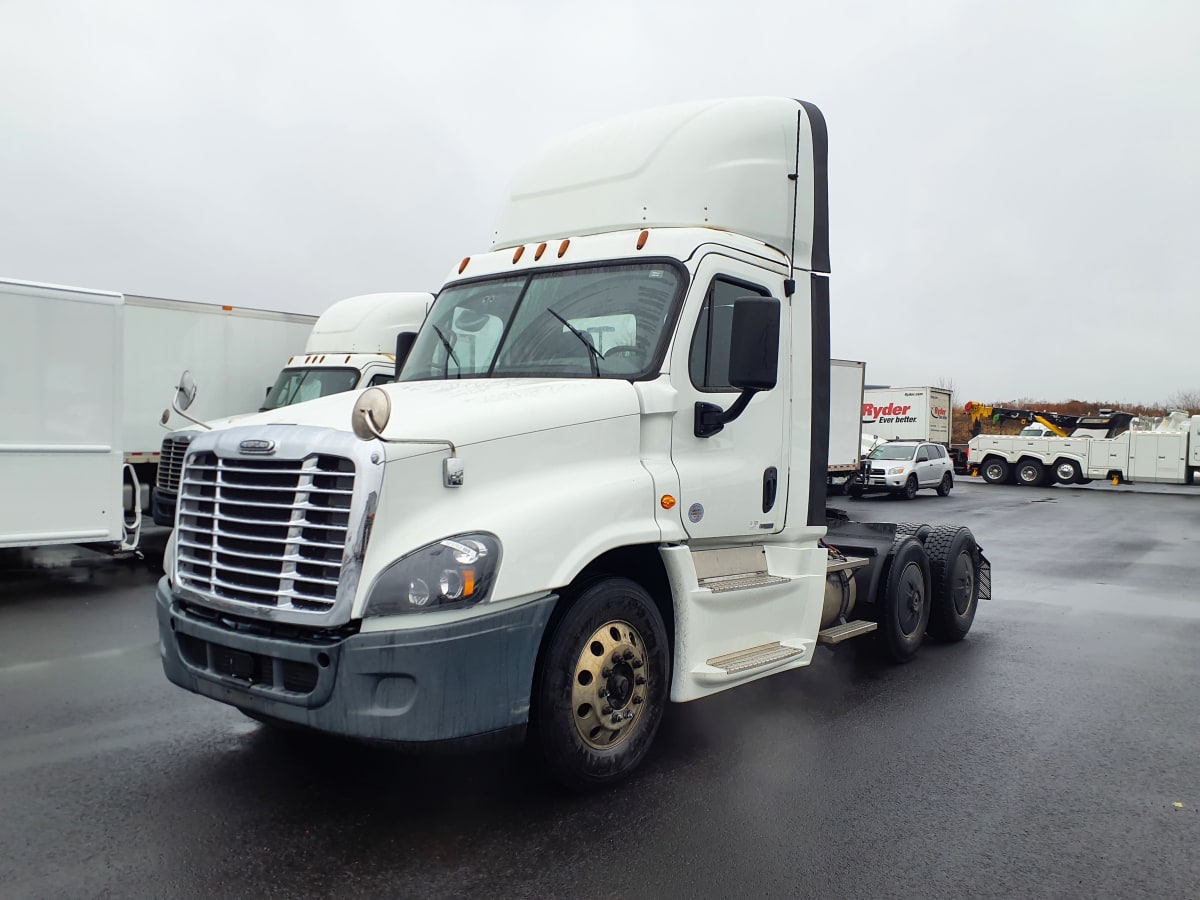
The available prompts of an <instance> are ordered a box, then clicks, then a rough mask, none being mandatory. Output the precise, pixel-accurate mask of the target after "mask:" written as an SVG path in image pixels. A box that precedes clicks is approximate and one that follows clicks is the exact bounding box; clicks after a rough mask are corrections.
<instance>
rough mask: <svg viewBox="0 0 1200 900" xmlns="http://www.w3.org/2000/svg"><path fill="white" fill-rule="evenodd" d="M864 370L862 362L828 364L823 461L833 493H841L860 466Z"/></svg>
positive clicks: (845, 360)
mask: <svg viewBox="0 0 1200 900" xmlns="http://www.w3.org/2000/svg"><path fill="white" fill-rule="evenodd" d="M866 371H867V364H866V363H864V362H858V361H855V360H850V359H831V360H830V361H829V458H828V459H827V460H826V462H827V471H828V486H829V488H830V489H831V490H833V491H838V492H840V491H841V490H843V489H844V488H845V486H846V483H847V482H848V481H850V479H852V478H853V477H854V474H855V473H856V472H857V471H858V469H859V466H860V465H861V461H862V457H863V447H864V442H863V427H862V415H861V411H862V407H863V386H864V384H865V382H866ZM872 445H873V442H872ZM866 452H868V453H869V452H870V450H869V449H868V450H867V451H866Z"/></svg>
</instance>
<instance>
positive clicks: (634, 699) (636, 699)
mask: <svg viewBox="0 0 1200 900" xmlns="http://www.w3.org/2000/svg"><path fill="white" fill-rule="evenodd" d="M641 702H642V698H641V697H634V698H633V705H634V706H637V705H638V704H639V703H641Z"/></svg>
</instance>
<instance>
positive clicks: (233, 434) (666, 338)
mask: <svg viewBox="0 0 1200 900" xmlns="http://www.w3.org/2000/svg"><path fill="white" fill-rule="evenodd" d="M826 157H827V138H826V130H825V122H824V119H823V118H822V116H821V113H820V111H819V110H818V109H817V108H816V107H815V106H813V105H812V104H810V103H805V102H803V101H796V100H790V99H784V98H748V99H737V100H719V101H710V102H700V103H689V104H682V105H679V106H675V107H668V108H665V109H658V110H650V111H647V112H641V113H635V114H632V115H628V116H625V117H623V118H621V119H619V120H616V121H613V122H607V123H602V124H599V125H595V126H591V127H589V128H585V129H582V130H580V131H578V132H576V133H574V134H571V135H568V136H566V137H564V138H562V139H560V140H558V141H557V142H555V143H554V144H552V145H551V146H550V147H548V148H547V149H546V150H545V151H544V152H543V153H541V154H540V155H538V156H537V157H535V158H534V159H532V160H531V161H530V162H529V164H528V165H527V166H526V167H525V168H524V169H523V170H522V171H521V173H520V174H519V175H518V176H517V179H516V182H515V183H514V185H513V188H512V192H511V197H510V200H509V202H508V204H507V205H506V207H505V208H504V210H503V212H502V215H501V217H500V222H499V225H498V227H497V229H496V232H495V237H494V242H493V245H492V247H491V249H490V250H488V251H485V252H482V253H478V254H472V255H470V256H466V257H464V258H463V260H462V262H461V263H460V264H459V265H458V266H456V267H455V268H454V270H453V271H452V272H451V273H450V275H449V280H448V282H447V283H446V284H445V285H444V286H443V288H442V289H441V291H440V293H439V294H438V298H437V300H436V302H435V303H434V306H433V309H432V310H431V311H430V313H429V316H428V318H427V319H426V321H425V323H424V325H423V326H422V328H421V330H420V332H419V334H418V335H417V338H416V341H415V343H414V344H413V345H412V347H411V349H410V352H409V353H408V354H407V357H406V359H405V362H404V364H403V368H402V370H401V372H400V376H399V379H398V381H397V383H394V384H385V385H382V386H379V387H374V388H368V389H367V390H365V391H362V392H361V393H359V392H355V393H343V394H338V395H334V396H330V397H325V398H322V399H320V400H314V401H312V402H309V403H305V404H303V405H300V406H296V407H291V408H287V409H279V410H271V411H268V412H264V413H260V414H259V415H257V416H252V417H249V418H247V419H245V420H242V421H241V422H238V423H235V424H232V425H230V426H227V427H222V428H217V429H214V430H212V431H208V432H205V433H204V434H202V435H199V436H197V437H196V438H195V440H193V441H192V444H191V446H190V447H189V448H188V451H187V455H186V457H185V460H184V464H183V475H182V481H181V494H180V500H179V512H178V517H177V518H178V522H177V526H176V528H175V531H174V533H173V535H172V537H171V539H170V541H169V542H168V546H167V550H166V554H165V558H164V569H165V572H166V574H165V575H164V577H163V578H162V579H161V580H160V581H159V584H158V588H157V592H156V601H155V602H156V608H157V616H158V622H159V636H160V651H161V658H162V664H163V669H164V672H165V674H166V676H167V677H168V678H169V679H170V680H171V681H172V682H174V683H175V684H177V685H179V686H181V687H183V688H185V689H187V690H189V691H193V692H195V693H198V694H200V695H202V696H206V697H209V698H212V699H214V700H217V701H219V702H222V703H225V704H229V705H232V706H234V707H236V708H238V709H241V710H242V711H243V712H245V713H246V714H247V715H249V716H250V717H252V718H255V719H257V720H259V721H261V722H264V723H266V724H267V725H268V726H269V727H273V726H276V725H298V726H302V727H307V728H311V729H316V730H320V731H325V732H330V733H334V734H339V735H345V736H351V737H357V738H365V739H374V740H385V741H391V742H395V743H396V744H399V745H402V746H409V747H424V748H428V749H437V748H440V747H442V746H444V745H445V744H446V742H460V743H461V742H466V743H473V744H478V743H480V742H485V741H494V740H502V739H505V738H509V739H517V740H520V739H523V738H524V737H525V736H526V734H527V733H528V736H529V738H530V741H529V746H531V748H534V749H535V750H536V752H538V753H539V754H540V756H541V759H542V760H543V763H544V766H545V768H546V770H547V771H548V772H549V773H550V774H552V775H553V776H554V777H556V778H557V779H559V780H560V781H561V782H562V783H564V784H566V785H568V786H569V787H571V788H573V789H579V790H584V789H589V788H594V787H599V786H603V785H607V784H610V783H612V782H613V781H615V780H617V779H619V778H621V777H623V776H625V775H628V774H629V773H630V772H631V771H632V770H633V769H634V768H636V766H637V765H638V763H639V762H640V761H641V760H642V759H643V758H644V757H645V755H646V753H647V752H648V750H649V748H650V746H651V743H652V742H653V739H654V736H655V733H656V731H657V729H658V726H659V723H660V721H661V719H662V716H663V713H664V710H665V708H666V707H667V705H668V703H669V702H672V701H673V702H686V701H690V700H695V699H698V698H701V697H705V696H708V695H711V694H714V693H716V692H718V691H723V690H727V689H730V688H735V687H738V686H741V685H745V684H747V683H750V682H752V681H754V680H756V679H759V678H763V677H766V676H770V675H776V674H779V673H783V672H788V671H791V670H794V669H798V668H801V667H804V666H807V665H809V664H810V663H811V662H812V661H813V660H814V659H815V658H816V655H817V650H818V647H819V646H820V645H826V644H836V643H839V642H841V641H844V640H847V639H849V638H861V637H862V636H864V635H870V636H872V637H873V638H874V639H875V641H876V643H875V648H876V649H877V650H878V652H880V653H881V654H882V656H883V657H884V658H886V659H890V660H893V661H905V660H908V659H911V658H912V657H913V655H914V654H915V653H917V652H918V650H919V648H920V646H921V644H922V642H923V640H924V639H925V635H926V633H927V632H928V633H929V634H931V635H933V636H935V637H937V638H939V639H942V640H946V641H954V640H959V639H961V638H963V637H964V636H965V635H966V634H967V631H968V630H969V628H970V627H971V623H972V621H973V618H974V616H975V612H976V608H977V606H978V604H979V602H980V601H981V600H982V599H985V598H986V597H988V596H989V593H990V567H989V564H988V562H987V560H986V559H985V558H984V557H983V555H982V553H981V552H980V550H979V548H978V546H977V545H976V542H975V539H974V536H973V535H972V534H971V532H970V530H969V529H967V528H963V527H955V526H949V525H940V526H937V527H930V526H928V525H909V526H906V527H903V528H901V527H899V526H895V525H886V524H878V523H870V524H864V523H856V522H852V521H850V520H849V518H848V517H846V516H845V515H831V514H830V512H829V511H827V509H826V505H825V487H826V478H827V464H826V457H827V454H828V447H829V434H828V419H827V412H828V410H829V408H830V386H829V382H830V359H829V343H830V339H829V338H830V336H829V214H828V183H827V159H826ZM460 328H466V329H467V330H468V331H470V332H471V333H473V334H475V335H478V340H477V342H476V343H475V345H474V348H473V352H472V353H471V354H466V353H462V354H460V353H457V352H456V350H455V342H454V341H453V340H452V339H451V332H452V331H454V332H457V331H459V330H460ZM939 671H941V667H940V666H939V660H932V661H931V663H930V667H929V669H928V673H927V674H929V675H930V676H931V677H941V676H940V675H939Z"/></svg>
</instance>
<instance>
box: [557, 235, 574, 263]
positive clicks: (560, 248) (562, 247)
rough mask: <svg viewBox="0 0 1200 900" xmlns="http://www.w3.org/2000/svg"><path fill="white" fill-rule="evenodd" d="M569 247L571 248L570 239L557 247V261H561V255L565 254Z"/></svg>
mask: <svg viewBox="0 0 1200 900" xmlns="http://www.w3.org/2000/svg"><path fill="white" fill-rule="evenodd" d="M570 246H571V239H570V238H567V239H566V240H565V241H563V242H562V243H561V244H559V245H558V258H559V259H562V257H563V254H564V253H566V252H567V248H568V247H570Z"/></svg>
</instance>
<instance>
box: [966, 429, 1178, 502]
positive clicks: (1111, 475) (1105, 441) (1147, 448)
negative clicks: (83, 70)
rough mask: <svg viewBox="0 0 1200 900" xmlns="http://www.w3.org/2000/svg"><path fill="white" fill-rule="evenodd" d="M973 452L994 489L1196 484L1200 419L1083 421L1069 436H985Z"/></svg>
mask: <svg viewBox="0 0 1200 900" xmlns="http://www.w3.org/2000/svg"><path fill="white" fill-rule="evenodd" d="M967 452H968V456H969V459H970V465H971V466H972V468H976V469H978V471H979V474H980V475H982V476H983V480H984V481H986V482H987V483H988V484H1020V485H1036V486H1049V485H1053V484H1086V483H1088V482H1090V481H1094V480H1098V479H1104V480H1111V481H1114V482H1117V483H1120V482H1133V483H1157V484H1192V483H1193V482H1194V481H1195V477H1196V471H1197V470H1198V469H1200V416H1191V417H1189V416H1188V414H1187V413H1186V412H1173V413H1171V414H1170V415H1168V416H1164V417H1163V418H1161V419H1155V420H1153V421H1143V420H1140V419H1138V418H1135V417H1134V416H1131V415H1130V414H1129V413H1108V414H1105V415H1098V416H1080V417H1078V418H1077V420H1075V421H1074V427H1073V429H1072V431H1071V434H1070V436H1068V437H1057V436H1054V435H1043V436H1036V435H1033V434H1026V433H1025V432H1024V431H1022V433H1021V434H1019V435H986V434H981V435H976V436H975V437H973V438H971V442H970V444H968V451H967Z"/></svg>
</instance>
